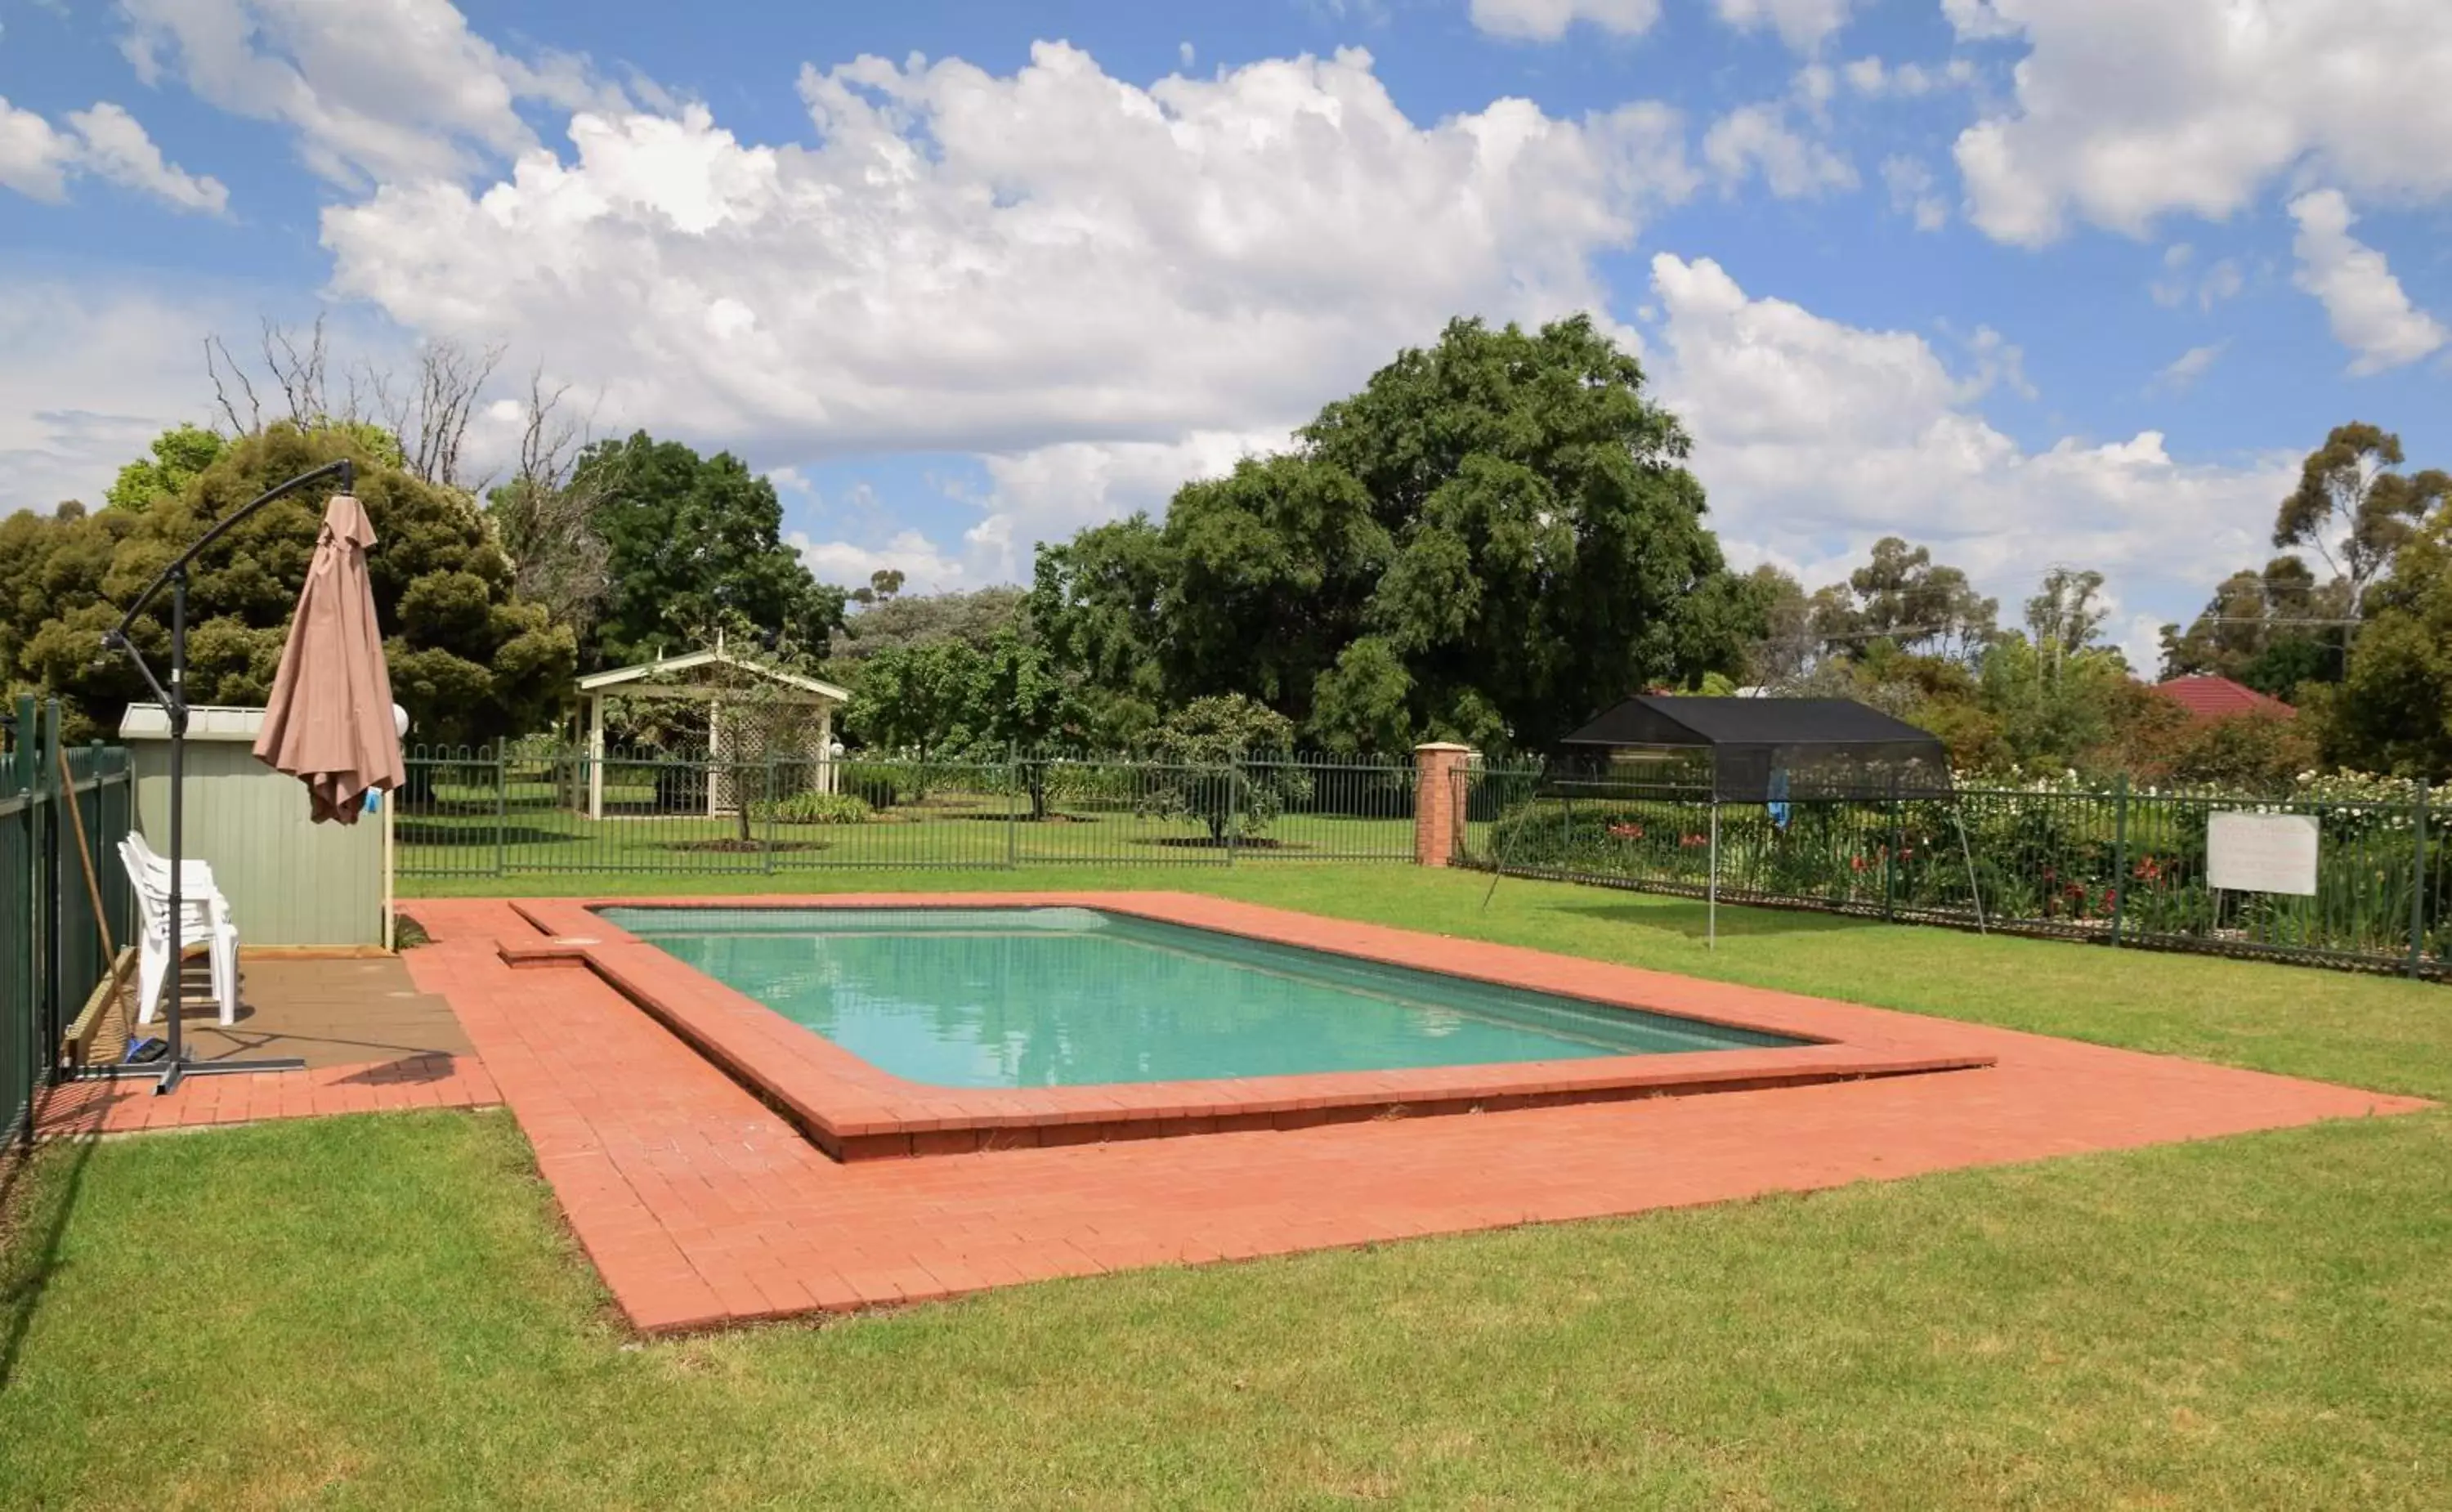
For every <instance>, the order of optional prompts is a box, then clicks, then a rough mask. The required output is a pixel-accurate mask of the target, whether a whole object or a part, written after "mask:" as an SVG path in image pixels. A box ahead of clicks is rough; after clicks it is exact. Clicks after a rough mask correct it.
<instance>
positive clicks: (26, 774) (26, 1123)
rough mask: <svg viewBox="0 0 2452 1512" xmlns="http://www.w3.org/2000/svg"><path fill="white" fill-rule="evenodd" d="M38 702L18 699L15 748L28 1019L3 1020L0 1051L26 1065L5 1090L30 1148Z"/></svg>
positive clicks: (38, 969)
mask: <svg viewBox="0 0 2452 1512" xmlns="http://www.w3.org/2000/svg"><path fill="white" fill-rule="evenodd" d="M34 736H35V730H34V700H33V699H32V697H20V698H19V699H18V700H17V749H16V751H15V753H14V755H15V757H16V768H17V774H16V776H17V782H16V787H17V791H18V792H19V793H20V794H22V795H24V803H25V806H24V808H22V809H21V810H20V811H19V812H20V813H21V814H22V815H24V816H25V818H24V823H25V831H26V874H25V877H24V881H25V884H26V914H25V918H24V920H23V923H24V924H25V927H26V933H25V940H26V971H25V981H24V983H23V988H24V992H25V996H24V997H22V998H21V999H19V1001H20V1002H22V1003H23V1004H24V1005H25V1021H24V1022H23V1023H19V1024H9V1023H0V1032H5V1033H9V1034H12V1035H15V1036H17V1039H18V1043H17V1045H15V1046H14V1047H12V1049H13V1050H14V1051H15V1052H16V1053H15V1054H13V1055H8V1054H0V1065H6V1064H8V1063H9V1062H10V1060H18V1061H20V1063H21V1064H22V1066H23V1067H24V1073H23V1075H21V1076H19V1075H12V1076H11V1077H10V1081H11V1082H12V1083H13V1084H15V1085H11V1086H10V1087H9V1088H8V1089H7V1091H6V1095H8V1096H9V1097H10V1098H11V1099H14V1098H16V1097H18V1096H20V1095H22V1096H23V1097H24V1099H25V1104H26V1106H25V1117H24V1120H23V1122H22V1123H21V1125H20V1131H21V1133H22V1135H23V1138H24V1140H25V1143H26V1144H27V1145H28V1146H29V1147H31V1146H32V1144H33V1143H34V1092H35V1087H36V1080H37V1072H36V1070H35V1068H36V1067H38V1066H40V1065H41V1064H42V1061H41V1060H40V1058H39V1057H38V1056H37V1053H36V1050H35V1042H34V1022H35V1018H36V1013H35V1007H34V1005H35V1002H36V998H37V994H38V993H39V992H41V990H42V989H41V986H40V984H41V981H42V974H43V966H42V957H41V952H38V951H36V950H35V948H34V942H35V941H36V940H37V939H39V938H41V935H40V933H39V932H38V927H39V925H40V924H41V922H42V904H41V902H40V901H39V900H40V899H41V897H42V893H43V888H42V860H41V848H40V847H39V846H38V845H37V844H36V843H35V842H36V841H37V840H38V839H39V838H40V836H41V834H42V832H41V830H40V828H39V820H38V818H37V816H36V815H37V812H38V811H37V809H36V806H35V801H34V799H35V793H34V780H35V774H36V773H38V772H40V771H41V770H42V768H41V767H40V766H38V765H37V764H36V763H35V760H34V744H35V739H34ZM15 985H18V984H14V983H12V984H10V986H15ZM6 991H7V990H6V989H5V988H0V992H6ZM5 1002H6V999H5V997H0V1006H5ZM0 1016H5V1015H0Z"/></svg>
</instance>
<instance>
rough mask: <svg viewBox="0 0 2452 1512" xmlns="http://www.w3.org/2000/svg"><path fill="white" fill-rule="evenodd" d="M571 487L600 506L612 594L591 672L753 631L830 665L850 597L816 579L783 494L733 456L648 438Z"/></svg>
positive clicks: (640, 437) (774, 645) (591, 652)
mask: <svg viewBox="0 0 2452 1512" xmlns="http://www.w3.org/2000/svg"><path fill="white" fill-rule="evenodd" d="M570 486H571V487H573V488H576V489H579V490H582V491H583V493H584V494H586V495H587V496H588V497H590V498H592V499H594V500H596V501H597V503H596V504H595V511H594V524H595V533H596V535H597V537H598V539H600V540H602V541H603V549H604V567H603V574H604V583H605V591H604V595H603V603H602V605H601V607H600V609H599V612H598V615H597V619H596V624H595V626H594V630H593V632H592V634H591V636H590V638H589V643H588V645H587V646H586V648H585V652H584V659H585V660H586V662H587V663H588V664H589V665H590V666H592V667H611V666H622V665H625V664H628V663H631V662H637V661H643V660H646V659H648V658H651V657H653V656H655V655H656V654H658V653H659V652H665V653H679V652H682V651H687V650H691V649H694V648H695V645H696V643H697V642H698V641H699V640H701V639H702V638H706V637H707V636H709V635H710V634H711V631H712V627H714V626H717V625H721V624H725V623H738V622H746V623H748V624H751V625H755V626H756V627H758V631H759V633H760V636H761V641H763V642H764V643H766V646H767V649H768V650H770V651H773V652H774V653H776V654H777V655H781V656H785V657H795V658H821V657H822V656H824V655H825V653H826V650H827V647H828V644H829V642H830V638H831V637H832V635H833V633H834V631H835V630H837V629H838V628H840V626H841V624H842V612H843V592H842V590H841V589H840V588H835V587H830V586H828V585H826V584H823V583H821V582H819V581H818V580H817V579H816V578H814V577H813V576H811V575H810V572H809V569H808V566H807V564H806V563H804V562H802V561H801V556H800V553H799V552H797V551H795V550H793V549H792V548H791V546H789V545H788V544H786V543H785V542H784V540H783V539H782V527H783V505H782V501H781V500H780V499H778V498H777V497H776V494H775V485H774V484H773V483H770V482H768V481H766V480H765V479H763V478H761V477H760V476H758V475H757V474H756V473H753V472H751V471H750V470H749V468H748V466H747V464H745V463H744V462H742V461H741V459H739V458H737V457H735V456H733V455H732V454H731V453H729V452H719V453H717V454H716V455H715V456H713V457H701V456H700V455H699V454H698V453H697V452H695V451H693V450H691V449H690V448H689V447H688V446H685V445H683V444H682V443H681V442H660V441H657V440H655V439H654V438H652V437H650V436H649V435H648V434H647V433H646V432H644V431H640V432H638V433H636V434H634V435H632V436H631V437H630V438H629V439H628V440H626V441H608V442H598V443H597V444H596V445H594V446H591V447H589V448H588V449H587V451H586V452H585V453H584V454H583V456H582V457H581V459H580V461H579V464H578V466H577V467H576V468H575V469H573V471H572V476H571V480H570Z"/></svg>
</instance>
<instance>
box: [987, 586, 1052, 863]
mask: <svg viewBox="0 0 2452 1512" xmlns="http://www.w3.org/2000/svg"><path fill="white" fill-rule="evenodd" d="M973 702H974V706H975V708H976V710H977V713H976V715H975V719H976V721H977V725H978V727H979V730H980V731H981V732H982V733H983V734H984V735H985V736H987V738H989V739H990V740H994V741H996V742H998V743H999V744H1001V745H1003V746H1004V747H1006V748H1007V749H1008V750H1013V751H1018V752H1020V753H1021V754H1022V755H1023V756H1025V757H1026V758H1027V757H1029V756H1031V755H1032V754H1033V753H1034V752H1035V750H1036V748H1037V747H1038V746H1040V745H1042V744H1044V743H1045V742H1046V741H1047V739H1048V738H1049V737H1050V736H1054V735H1055V734H1056V733H1057V732H1058V730H1060V729H1062V728H1063V726H1064V721H1065V718H1066V717H1067V715H1068V714H1069V713H1070V712H1071V703H1072V699H1071V697H1070V695H1069V693H1068V690H1067V689H1066V688H1065V685H1064V682H1063V679H1061V678H1060V677H1058V676H1057V673H1056V661H1055V658H1053V657H1051V656H1050V655H1048V651H1047V648H1046V647H1045V646H1043V645H1039V644H1038V643H1037V642H1034V641H1028V640H1024V639H1022V638H1021V637H1020V636H1018V635H1016V634H1015V633H1014V632H1013V631H1011V630H1009V629H1008V630H999V631H998V632H997V634H996V638H995V639H994V640H992V641H990V642H989V643H988V649H987V650H986V651H985V652H984V653H982V654H981V656H980V658H979V671H978V674H977V681H976V685H975V687H974V690H973ZM1022 780H1023V781H1024V782H1026V783H1027V784H1028V785H1029V788H1030V816H1031V817H1032V818H1034V819H1043V818H1045V817H1047V763H1046V762H1044V761H1040V760H1036V759H1025V760H1024V761H1023V762H1022Z"/></svg>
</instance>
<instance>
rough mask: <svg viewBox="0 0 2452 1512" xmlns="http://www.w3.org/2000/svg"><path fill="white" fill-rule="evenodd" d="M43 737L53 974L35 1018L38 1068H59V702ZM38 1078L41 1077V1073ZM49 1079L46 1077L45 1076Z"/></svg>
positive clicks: (63, 859)
mask: <svg viewBox="0 0 2452 1512" xmlns="http://www.w3.org/2000/svg"><path fill="white" fill-rule="evenodd" d="M34 728H35V731H36V733H37V734H38V735H39V736H40V738H39V739H38V740H36V741H35V750H34V779H35V780H36V781H37V782H40V783H42V784H43V786H44V788H45V789H46V790H47V791H48V792H49V794H50V801H49V804H48V805H47V807H46V812H45V813H44V815H43V845H42V851H41V853H40V854H41V864H42V868H43V885H42V889H41V893H42V899H41V904H40V906H41V908H42V910H43V939H42V950H43V958H44V959H45V960H46V961H48V962H49V968H50V969H49V971H47V972H44V973H43V997H42V1003H41V1007H40V1009H39V1011H37V1012H36V1013H35V1015H34V1024H35V1034H36V1038H35V1042H34V1043H35V1047H36V1051H37V1053H36V1058H35V1060H34V1065H35V1066H36V1067H38V1068H47V1069H51V1070H55V1069H56V1068H57V1067H58V1065H59V1043H60V1018H61V1014H62V1012H63V1009H62V1007H61V1004H62V1001H63V1000H64V999H65V998H66V997H67V995H68V993H69V990H70V989H69V970H68V960H67V955H68V951H67V946H68V931H67V929H66V927H65V925H64V922H63V920H62V919H61V917H60V913H61V907H60V905H61V903H62V902H63V901H64V900H65V899H66V898H67V897H68V890H67V886H66V884H67V881H68V877H67V875H66V871H65V869H66V867H67V866H68V864H69V855H68V850H67V848H66V847H65V846H63V845H62V844H61V843H60V832H61V830H62V829H64V828H65V825H64V824H63V823H62V819H61V811H62V809H64V808H65V807H66V806H67V803H68V800H69V794H68V792H67V790H66V785H65V783H64V782H63V780H62V775H61V767H60V750H61V746H60V700H59V699H57V698H49V699H46V700H44V703H43V708H42V714H41V717H40V718H39V719H38V720H37V721H36V723H35V726H34ZM37 1074H43V1073H42V1072H39V1071H38V1073H37ZM45 1079H48V1077H47V1076H46V1078H45Z"/></svg>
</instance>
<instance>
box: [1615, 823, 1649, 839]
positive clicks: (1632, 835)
mask: <svg viewBox="0 0 2452 1512" xmlns="http://www.w3.org/2000/svg"><path fill="white" fill-rule="evenodd" d="M1609 833H1610V834H1612V835H1616V836H1617V837H1618V838H1619V839H1621V840H1640V839H1642V838H1643V826H1642V825H1640V824H1612V825H1611V826H1610V827H1609Z"/></svg>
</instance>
